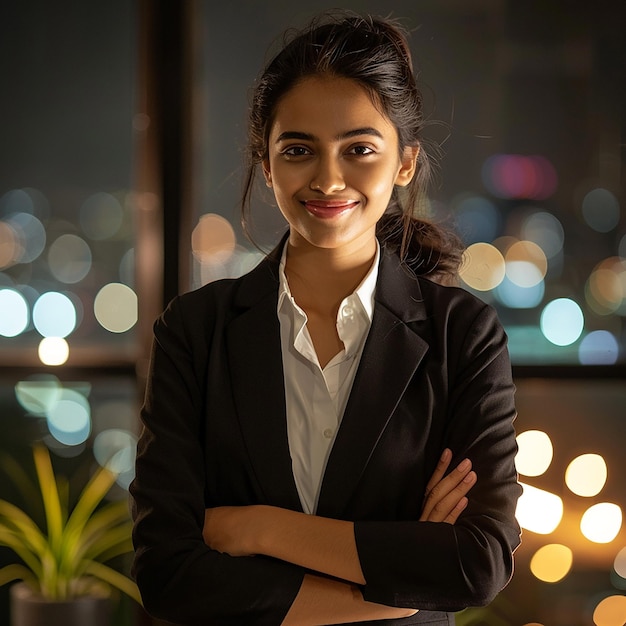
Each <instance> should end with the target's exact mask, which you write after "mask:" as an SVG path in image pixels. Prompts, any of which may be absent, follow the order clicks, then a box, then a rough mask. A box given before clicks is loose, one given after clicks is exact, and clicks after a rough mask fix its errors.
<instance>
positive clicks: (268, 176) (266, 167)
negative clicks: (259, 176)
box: [262, 159, 272, 187]
mask: <svg viewBox="0 0 626 626" xmlns="http://www.w3.org/2000/svg"><path fill="white" fill-rule="evenodd" d="M262 167H263V177H264V178H265V184H266V185H267V186H268V187H271V186H272V172H271V171H270V161H269V159H263V162H262Z"/></svg>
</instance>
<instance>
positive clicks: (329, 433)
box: [322, 428, 334, 439]
mask: <svg viewBox="0 0 626 626" xmlns="http://www.w3.org/2000/svg"><path fill="white" fill-rule="evenodd" d="M322 434H323V435H324V437H326V439H330V438H331V437H332V436H333V434H334V431H333V429H332V428H325V429H324V432H323V433H322Z"/></svg>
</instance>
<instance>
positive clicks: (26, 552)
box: [0, 528, 43, 584]
mask: <svg viewBox="0 0 626 626" xmlns="http://www.w3.org/2000/svg"><path fill="white" fill-rule="evenodd" d="M0 545H3V546H6V547H7V548H10V549H11V550H13V552H15V554H17V556H19V557H20V559H22V561H24V563H25V564H26V565H27V566H28V567H29V568H30V569H31V570H32V571H33V573H34V574H35V576H37V577H40V576H41V575H42V573H43V572H42V567H41V560H40V557H41V554H43V552H41V553H39V554H37V553H34V552H33V551H32V550H30V549H29V547H28V546H26V545H25V543H24V541H23V537H22V536H21V535H19V534H17V533H14V532H11V531H10V530H7V529H5V528H0ZM0 584H1V583H0Z"/></svg>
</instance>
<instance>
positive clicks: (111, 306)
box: [93, 283, 138, 333]
mask: <svg viewBox="0 0 626 626" xmlns="http://www.w3.org/2000/svg"><path fill="white" fill-rule="evenodd" d="M93 310H94V314H95V316H96V319H97V320H98V322H99V323H100V325H101V326H102V327H103V328H105V329H106V330H108V331H109V332H112V333H124V332H126V331H127V330H130V329H131V328H132V327H133V326H134V325H135V324H136V323H137V315H138V313H137V295H136V294H135V292H134V291H133V290H132V289H131V288H130V287H128V286H127V285H123V284H122V283H109V284H108V285H105V286H104V287H102V289H100V291H99V292H98V295H97V296H96V299H95V300H94V305H93Z"/></svg>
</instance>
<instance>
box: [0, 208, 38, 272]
mask: <svg viewBox="0 0 626 626" xmlns="http://www.w3.org/2000/svg"><path fill="white" fill-rule="evenodd" d="M5 221H6V223H7V224H8V225H9V227H10V228H11V230H13V232H14V233H15V235H16V236H17V238H18V240H19V249H18V254H19V256H18V257H17V258H16V259H15V260H16V262H19V263H32V262H33V261H34V260H35V259H37V258H38V257H39V256H40V255H41V253H42V252H43V251H44V248H45V247H46V229H45V228H44V226H43V224H42V223H41V221H40V220H39V219H38V218H36V217H35V216H34V215H31V214H30V213H15V214H13V215H10V216H9V217H8V218H7V219H6V220H5Z"/></svg>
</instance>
